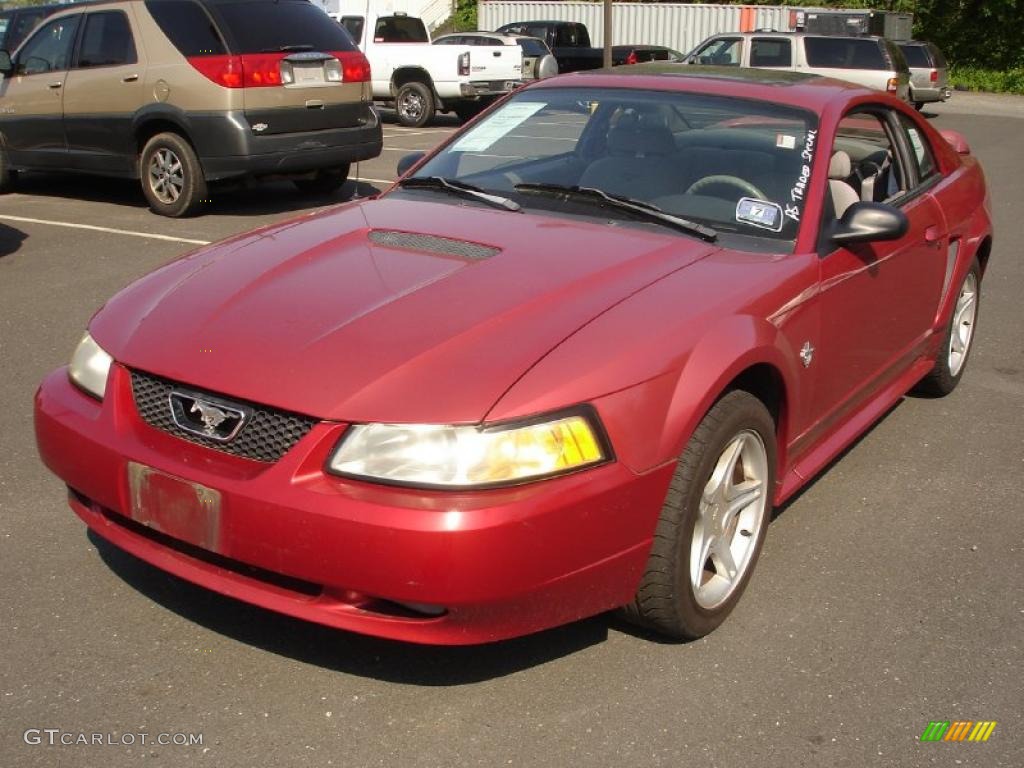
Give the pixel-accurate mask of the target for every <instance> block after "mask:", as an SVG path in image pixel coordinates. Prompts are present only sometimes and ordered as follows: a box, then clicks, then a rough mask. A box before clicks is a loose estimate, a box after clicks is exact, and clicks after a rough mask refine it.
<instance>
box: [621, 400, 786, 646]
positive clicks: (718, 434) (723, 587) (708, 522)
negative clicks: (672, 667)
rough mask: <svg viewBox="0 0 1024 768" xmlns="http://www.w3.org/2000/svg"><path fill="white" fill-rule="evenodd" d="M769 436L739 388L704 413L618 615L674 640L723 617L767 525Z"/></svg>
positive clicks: (771, 430) (754, 403) (765, 422)
mask: <svg viewBox="0 0 1024 768" xmlns="http://www.w3.org/2000/svg"><path fill="white" fill-rule="evenodd" d="M775 440H776V438H775V422H774V420H773V419H772V416H771V414H770V413H769V412H768V409H767V408H765V406H764V403H762V402H761V401H760V400H758V399H757V398H756V397H754V396H753V395H752V394H750V393H749V392H744V391H742V390H733V391H732V392H729V393H727V394H726V395H725V396H724V397H722V398H721V399H720V400H719V401H718V402H717V403H715V405H714V406H713V407H712V408H711V410H710V411H708V413H707V415H705V416H704V418H703V419H702V420H701V422H700V424H699V425H698V426H697V429H696V430H694V433H693V436H692V437H691V438H690V442H689V443H688V444H687V446H686V449H685V450H684V451H683V454H682V456H680V458H679V463H678V464H677V465H676V471H675V474H674V475H673V477H672V483H671V485H670V486H669V491H668V495H667V496H666V498H665V503H664V506H663V507H662V510H661V515H660V516H659V518H658V526H657V529H656V530H655V534H654V541H653V543H652V545H651V554H650V556H649V558H648V561H647V569H646V571H645V573H644V575H643V577H642V578H641V580H640V586H639V588H638V589H637V593H636V597H635V598H634V600H633V602H632V603H630V604H629V605H627V606H625V607H624V608H623V613H624V615H625V618H626V619H627V620H629V621H632V622H633V623H636V624H639V625H641V626H643V627H646V628H648V629H652V630H654V631H656V632H658V633H661V634H664V635H668V636H670V637H674V638H677V639H680V640H693V639H696V638H698V637H703V636H704V635H706V634H708V633H709V632H711V631H712V630H714V629H715V628H717V627H718V626H719V625H720V624H721V623H722V622H723V621H725V618H726V617H727V616H728V615H729V613H730V612H731V611H732V610H733V608H734V607H735V606H736V603H738V602H739V599H740V596H741V595H742V594H743V591H744V590H745V589H746V586H747V583H748V582H749V581H750V575H751V574H752V573H753V570H754V566H755V565H756V563H757V558H758V555H759V554H760V551H761V545H762V543H763V542H764V537H765V532H766V530H767V528H768V520H769V518H770V516H771V509H772V489H773V488H774V485H775V456H776V442H775Z"/></svg>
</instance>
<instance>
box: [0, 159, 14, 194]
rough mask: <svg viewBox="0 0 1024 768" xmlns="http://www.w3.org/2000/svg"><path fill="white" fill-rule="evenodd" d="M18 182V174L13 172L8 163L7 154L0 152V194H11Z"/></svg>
mask: <svg viewBox="0 0 1024 768" xmlns="http://www.w3.org/2000/svg"><path fill="white" fill-rule="evenodd" d="M17 180H18V172H17V171H12V170H11V168H10V166H9V165H8V163H7V154H6V153H5V152H3V151H0V193H3V192H10V191H11V189H12V188H13V187H14V182H15V181H17Z"/></svg>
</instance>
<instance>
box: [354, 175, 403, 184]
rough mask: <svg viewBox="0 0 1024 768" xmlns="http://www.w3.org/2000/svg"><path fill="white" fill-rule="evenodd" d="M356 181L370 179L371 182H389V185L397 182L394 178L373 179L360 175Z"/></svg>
mask: <svg viewBox="0 0 1024 768" xmlns="http://www.w3.org/2000/svg"><path fill="white" fill-rule="evenodd" d="M355 181H368V182H370V183H371V184H387V185H389V186H390V185H391V184H394V183H395V180H394V179H371V178H369V177H368V176H360V177H359V178H358V179H355Z"/></svg>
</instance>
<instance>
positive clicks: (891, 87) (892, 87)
mask: <svg viewBox="0 0 1024 768" xmlns="http://www.w3.org/2000/svg"><path fill="white" fill-rule="evenodd" d="M899 87H900V79H899V78H898V77H890V78H889V82H887V83H886V84H885V90H886V91H888V92H889V93H896V92H897V91H898V90H899Z"/></svg>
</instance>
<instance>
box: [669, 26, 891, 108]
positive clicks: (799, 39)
mask: <svg viewBox="0 0 1024 768" xmlns="http://www.w3.org/2000/svg"><path fill="white" fill-rule="evenodd" d="M684 62H685V63H686V64H710V65H714V66H736V67H757V68H764V69H788V70H794V71H797V72H807V73H809V74H813V75H822V76H824V77H834V78H837V79H839V80H849V81H850V82H853V83H857V84H858V85H864V86H867V87H869V88H875V89H877V90H880V91H888V92H889V93H892V94H894V95H896V96H898V97H899V98H901V99H903V100H904V101H910V70H909V69H908V67H907V61H906V59H905V58H904V57H903V53H902V52H901V51H900V49H899V46H897V45H896V43H894V42H893V41H891V40H887V39H885V38H883V37H840V36H837V35H809V34H804V33H799V32H796V33H786V32H735V33H728V34H721V35H715V36H714V37H709V38H708V39H707V40H705V41H704V42H702V43H701V44H700V45H698V46H697V47H696V48H694V49H693V51H692V52H690V53H689V54H688V55H687V56H686V59H685V60H684Z"/></svg>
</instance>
